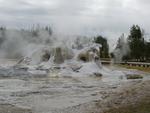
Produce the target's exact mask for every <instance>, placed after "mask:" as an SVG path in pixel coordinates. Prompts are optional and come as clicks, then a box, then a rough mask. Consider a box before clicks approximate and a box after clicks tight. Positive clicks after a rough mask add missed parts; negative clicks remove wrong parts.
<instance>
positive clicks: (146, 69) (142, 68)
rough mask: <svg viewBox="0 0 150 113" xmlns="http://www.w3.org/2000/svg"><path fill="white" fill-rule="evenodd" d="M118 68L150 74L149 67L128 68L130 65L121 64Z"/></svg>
mask: <svg viewBox="0 0 150 113" xmlns="http://www.w3.org/2000/svg"><path fill="white" fill-rule="evenodd" d="M117 66H119V67H123V68H127V69H137V70H140V71H144V72H150V68H149V67H137V66H128V65H121V64H119V65H117Z"/></svg>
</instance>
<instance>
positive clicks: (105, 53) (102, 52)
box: [94, 36, 109, 58]
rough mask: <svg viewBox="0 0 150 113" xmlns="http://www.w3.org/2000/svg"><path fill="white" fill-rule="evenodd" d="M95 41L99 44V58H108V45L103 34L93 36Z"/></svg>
mask: <svg viewBox="0 0 150 113" xmlns="http://www.w3.org/2000/svg"><path fill="white" fill-rule="evenodd" d="M94 41H95V43H98V44H101V45H102V47H101V50H100V57H101V58H109V46H108V43H107V39H106V38H104V37H103V36H97V37H96V38H95V40H94Z"/></svg>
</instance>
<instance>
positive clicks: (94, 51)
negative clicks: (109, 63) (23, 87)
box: [18, 42, 102, 75]
mask: <svg viewBox="0 0 150 113" xmlns="http://www.w3.org/2000/svg"><path fill="white" fill-rule="evenodd" d="M100 48H101V45H100V44H95V43H93V42H88V43H85V44H80V48H79V47H78V45H76V43H72V44H70V45H67V46H64V45H63V44H60V45H59V46H49V47H47V48H46V47H44V46H43V47H42V48H40V49H38V50H37V51H35V52H33V53H32V54H31V55H30V56H28V57H25V58H24V60H23V61H21V62H19V64H18V65H24V66H25V65H26V66H27V67H28V68H29V70H31V69H30V68H31V67H32V69H33V67H34V69H35V70H39V68H40V70H42V71H44V70H49V71H48V72H49V74H50V73H51V72H52V70H54V69H59V70H58V71H59V72H60V74H62V75H65V74H68V75H69V74H72V75H80V74H82V75H87V74H88V75H92V74H95V73H100V70H101V68H102V66H101V62H100V58H99V56H100V55H99V53H100Z"/></svg>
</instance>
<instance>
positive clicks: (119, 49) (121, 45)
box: [113, 34, 130, 63]
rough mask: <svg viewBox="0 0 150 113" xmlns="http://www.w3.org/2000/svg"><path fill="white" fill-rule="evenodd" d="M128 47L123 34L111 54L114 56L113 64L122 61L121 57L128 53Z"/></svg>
mask: <svg viewBox="0 0 150 113" xmlns="http://www.w3.org/2000/svg"><path fill="white" fill-rule="evenodd" d="M129 51H130V49H129V45H128V43H127V42H126V41H125V38H124V34H122V35H121V37H120V38H119V40H118V43H117V46H116V48H115V50H114V52H113V54H114V62H115V63H119V62H121V61H122V59H123V57H124V56H125V55H127V53H129Z"/></svg>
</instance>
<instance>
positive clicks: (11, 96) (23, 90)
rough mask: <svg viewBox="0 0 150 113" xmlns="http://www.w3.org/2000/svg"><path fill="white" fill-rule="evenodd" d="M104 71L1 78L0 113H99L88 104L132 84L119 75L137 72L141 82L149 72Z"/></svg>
mask: <svg viewBox="0 0 150 113" xmlns="http://www.w3.org/2000/svg"><path fill="white" fill-rule="evenodd" d="M107 68H108V69H109V71H108V70H106V69H105V71H106V73H107V74H106V75H104V76H102V77H95V76H87V77H86V76H83V77H82V76H81V77H79V76H78V77H75V76H62V77H58V76H51V74H52V73H49V75H48V76H44V77H36V76H33V77H31V76H30V77H23V76H20V77H19V76H11V77H1V78H0V113H81V111H82V112H83V113H92V112H94V113H99V112H100V111H98V110H100V109H98V110H97V111H93V104H90V103H91V102H98V101H105V99H106V98H108V97H110V96H111V95H114V94H115V93H114V92H116V91H118V90H120V88H121V87H122V86H123V85H125V84H128V83H129V82H132V81H131V80H126V78H125V76H123V74H122V73H129V72H130V73H131V72H133V73H135V72H136V73H140V74H142V75H143V76H144V79H143V80H142V81H145V80H148V79H149V78H150V77H149V73H144V72H137V71H136V70H130V71H129V70H126V69H122V68H116V67H107ZM110 70H111V71H110ZM108 73H109V74H108ZM53 74H54V73H53ZM140 81H141V80H140ZM86 104H87V105H86ZM82 105H83V106H82ZM84 105H85V107H84ZM79 106H81V107H79ZM87 106H88V107H89V108H88V111H87ZM90 107H91V111H90V110H89V109H90ZM94 108H95V106H94ZM99 108H100V107H99ZM95 110H96V109H95Z"/></svg>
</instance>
